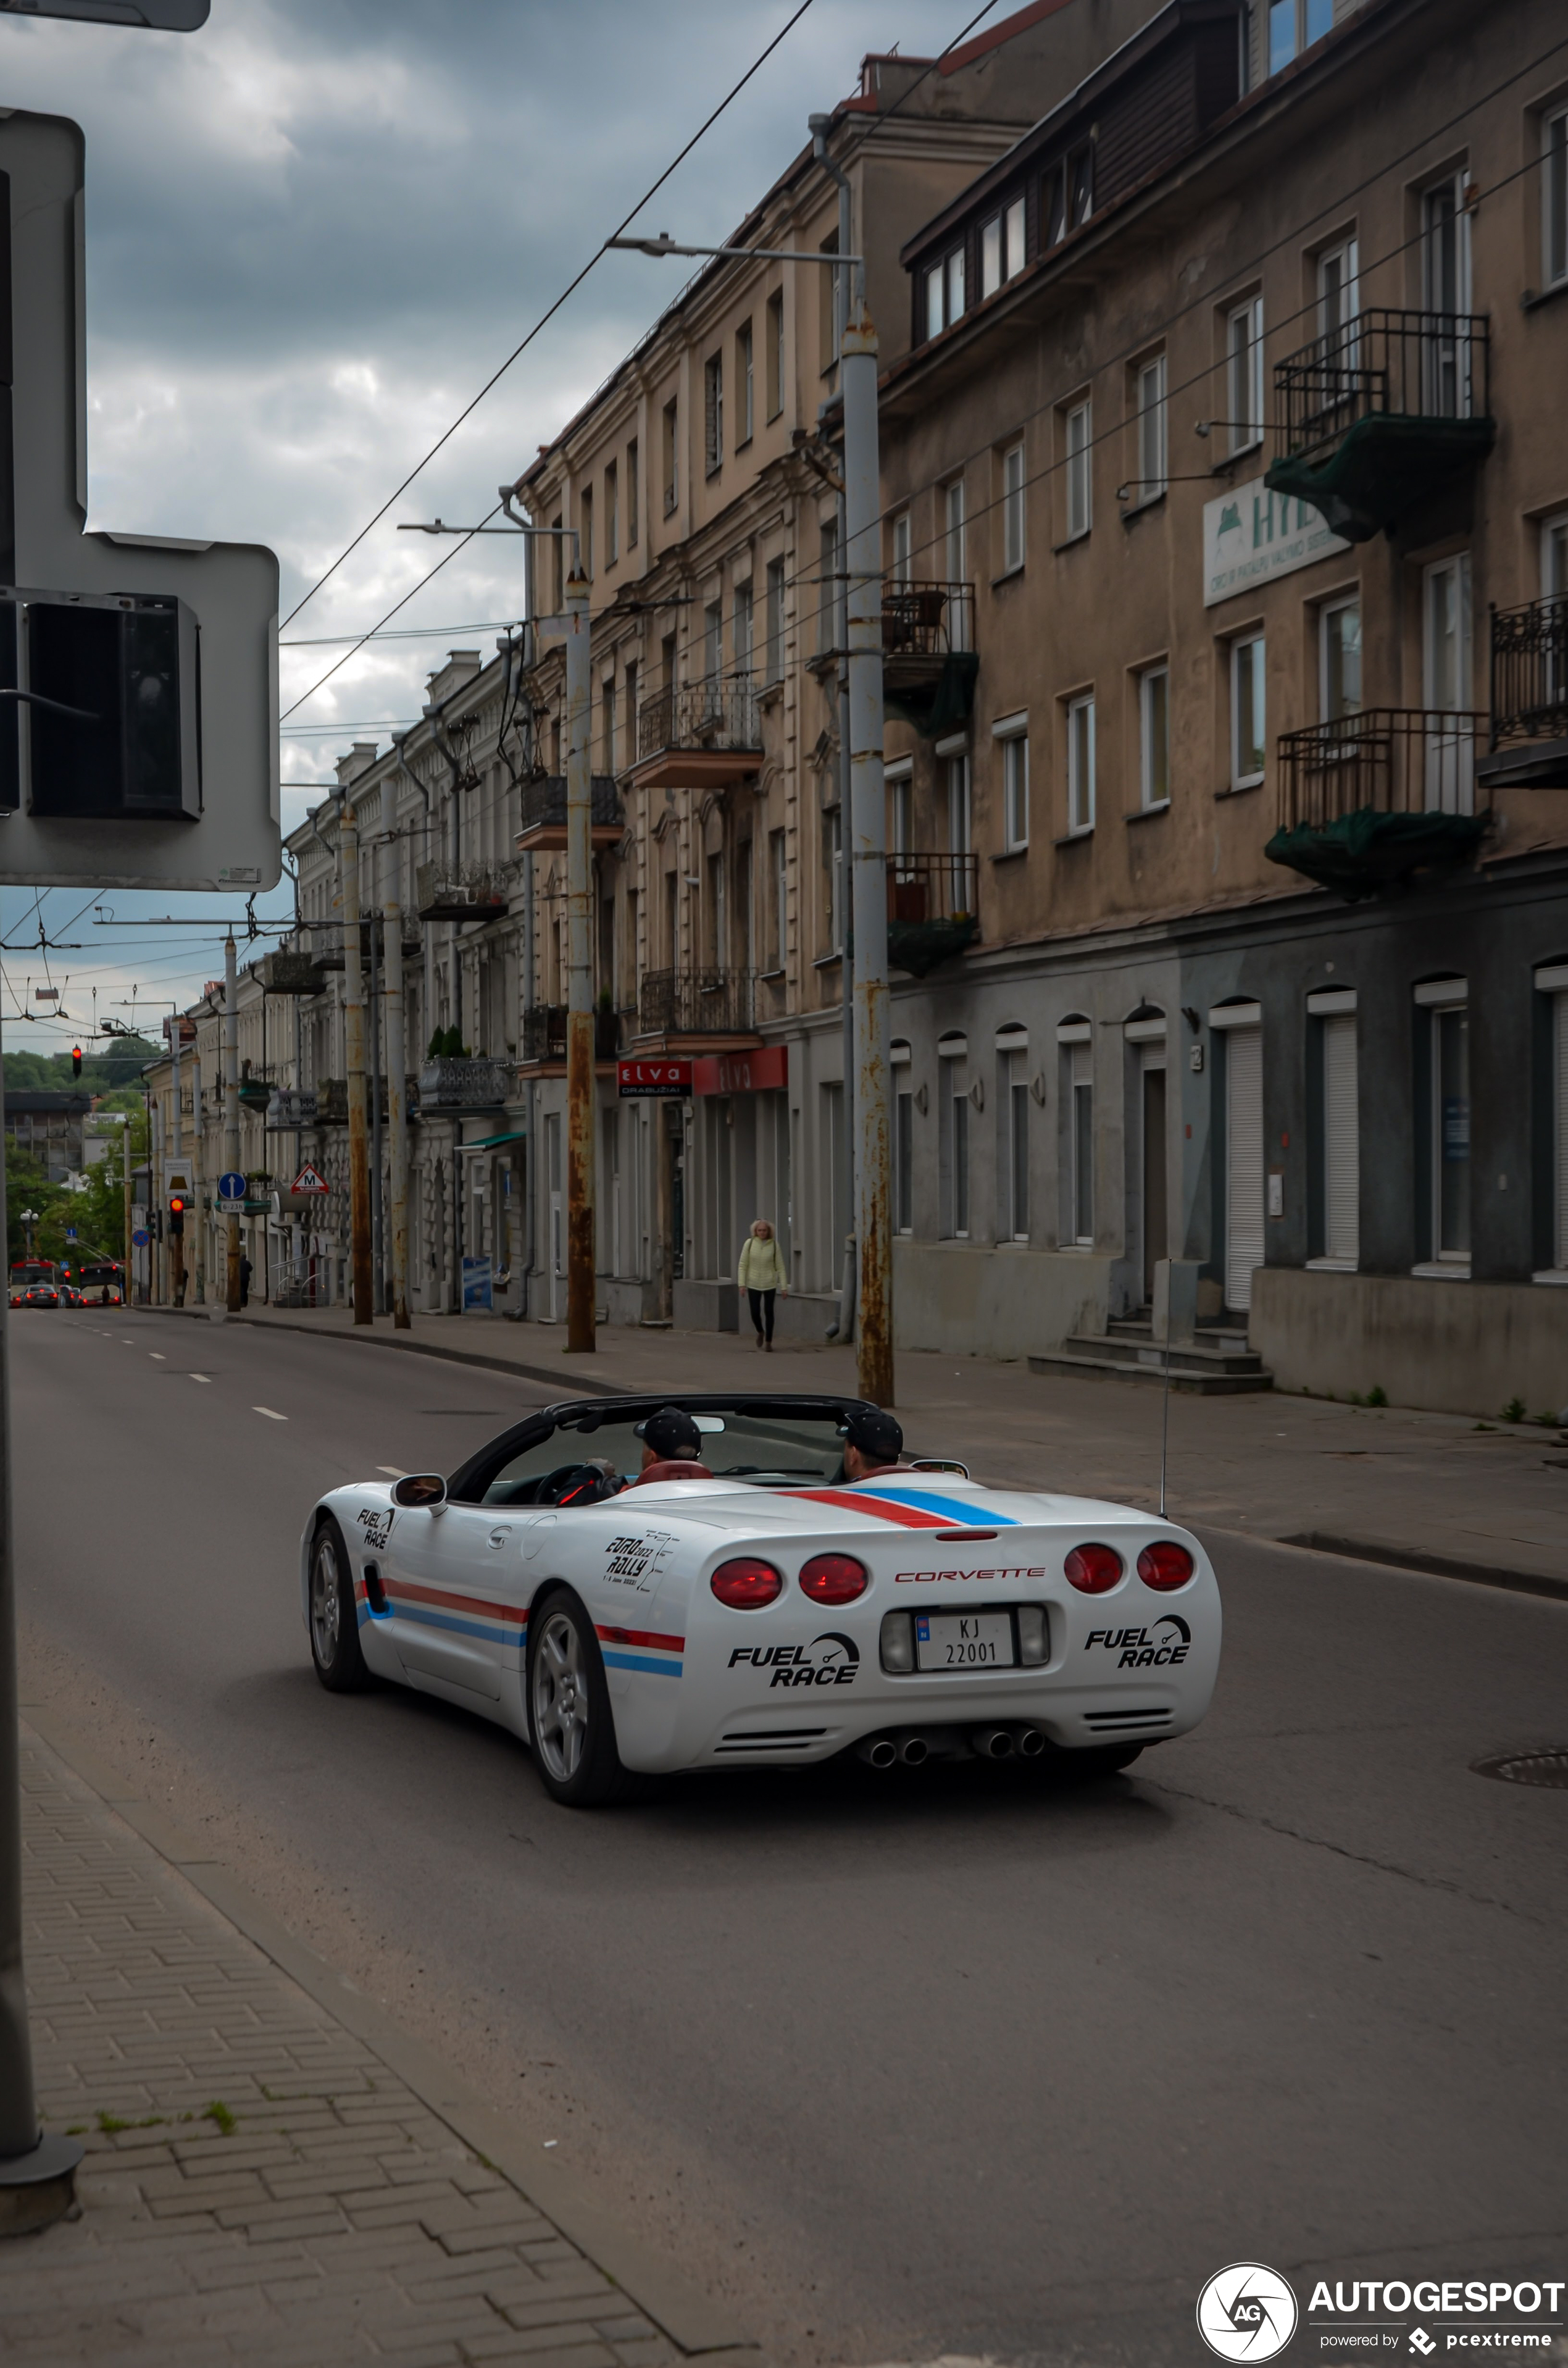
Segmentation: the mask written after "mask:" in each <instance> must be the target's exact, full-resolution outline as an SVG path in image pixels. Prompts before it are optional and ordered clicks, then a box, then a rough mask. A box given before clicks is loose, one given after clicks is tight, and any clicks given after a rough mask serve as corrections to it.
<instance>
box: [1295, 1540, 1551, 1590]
mask: <svg viewBox="0 0 1568 2368" xmlns="http://www.w3.org/2000/svg"><path fill="white" fill-rule="evenodd" d="M1271 1543H1273V1544H1275V1545H1281V1546H1306V1547H1308V1548H1309V1549H1310V1550H1311V1551H1312V1553H1313V1554H1341V1555H1343V1556H1344V1557H1345V1558H1346V1561H1349V1562H1369V1563H1378V1564H1381V1565H1383V1567H1384V1568H1392V1569H1394V1570H1411V1571H1415V1572H1417V1573H1420V1574H1422V1575H1423V1576H1425V1577H1428V1578H1465V1579H1469V1580H1471V1582H1472V1584H1474V1585H1475V1586H1477V1587H1501V1588H1507V1589H1509V1590H1510V1591H1511V1592H1512V1593H1513V1594H1516V1595H1545V1596H1551V1597H1552V1598H1554V1599H1555V1600H1556V1601H1558V1602H1559V1603H1568V1578H1551V1577H1549V1576H1548V1575H1547V1573H1546V1572H1544V1571H1537V1570H1508V1569H1506V1568H1505V1567H1504V1565H1502V1564H1500V1563H1490V1562H1466V1561H1462V1560H1460V1559H1459V1558H1458V1557H1456V1556H1452V1555H1449V1554H1424V1553H1423V1552H1422V1551H1421V1549H1420V1548H1419V1547H1418V1546H1416V1547H1413V1546H1405V1545H1401V1544H1399V1543H1397V1542H1396V1541H1395V1540H1394V1539H1392V1538H1342V1537H1335V1536H1334V1535H1332V1534H1331V1533H1330V1532H1329V1531H1326V1530H1301V1531H1298V1532H1297V1533H1296V1534H1295V1535H1294V1536H1292V1537H1285V1538H1276V1539H1274V1540H1272V1541H1271Z"/></svg>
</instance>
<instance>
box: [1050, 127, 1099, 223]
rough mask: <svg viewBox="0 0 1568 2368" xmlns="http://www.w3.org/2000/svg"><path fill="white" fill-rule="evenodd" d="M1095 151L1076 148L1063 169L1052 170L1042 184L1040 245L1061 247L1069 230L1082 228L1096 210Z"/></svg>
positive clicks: (1052, 167) (1055, 166)
mask: <svg viewBox="0 0 1568 2368" xmlns="http://www.w3.org/2000/svg"><path fill="white" fill-rule="evenodd" d="M1094 196H1095V167H1094V151H1093V149H1092V148H1090V147H1088V146H1085V147H1082V148H1074V151H1073V153H1072V154H1071V155H1070V156H1066V157H1064V158H1063V159H1062V163H1061V164H1060V165H1052V166H1051V170H1050V171H1049V172H1048V173H1047V174H1046V176H1045V179H1044V181H1043V182H1042V184H1041V187H1040V221H1041V222H1042V224H1043V225H1044V235H1043V237H1042V239H1041V241H1040V244H1041V245H1042V246H1057V245H1060V244H1061V242H1062V240H1063V239H1064V238H1065V237H1066V235H1067V233H1068V232H1069V231H1070V230H1077V229H1079V228H1081V226H1082V225H1083V224H1084V223H1085V222H1087V221H1088V219H1089V216H1090V213H1091V212H1092V211H1093V210H1094Z"/></svg>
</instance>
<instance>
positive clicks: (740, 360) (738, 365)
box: [735, 321, 756, 450]
mask: <svg viewBox="0 0 1568 2368" xmlns="http://www.w3.org/2000/svg"><path fill="white" fill-rule="evenodd" d="M735 402H736V416H735V445H736V449H737V450H738V449H739V447H740V446H741V445H743V444H749V443H750V442H751V439H752V434H753V430H754V427H755V426H756V383H755V371H754V369H753V358H752V335H751V323H750V322H749V321H743V322H742V323H741V325H740V327H739V328H738V329H737V330H736V332H735Z"/></svg>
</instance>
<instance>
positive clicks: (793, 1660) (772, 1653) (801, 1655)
mask: <svg viewBox="0 0 1568 2368" xmlns="http://www.w3.org/2000/svg"><path fill="white" fill-rule="evenodd" d="M742 1662H749V1663H750V1665H751V1666H752V1667H753V1668H757V1669H771V1670H772V1672H773V1675H772V1677H771V1678H770V1679H768V1691H769V1692H770V1693H771V1691H773V1688H774V1687H775V1686H852V1685H853V1684H854V1682H855V1679H856V1676H857V1673H858V1670H859V1667H860V1648H859V1646H858V1645H857V1644H856V1642H855V1639H854V1638H853V1637H852V1636H845V1635H842V1634H840V1633H839V1631H838V1630H837V1629H836V1628H829V1629H827V1630H826V1631H825V1632H824V1634H822V1635H821V1636H813V1637H812V1641H811V1643H810V1644H809V1645H736V1646H735V1649H734V1651H733V1653H732V1654H731V1655H730V1667H731V1668H732V1669H733V1668H736V1667H737V1666H738V1665H739V1664H740V1663H742Z"/></svg>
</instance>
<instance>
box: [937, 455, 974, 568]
mask: <svg viewBox="0 0 1568 2368" xmlns="http://www.w3.org/2000/svg"><path fill="white" fill-rule="evenodd" d="M942 525H943V532H944V540H945V541H946V543H947V568H948V581H949V584H962V583H963V582H964V581H965V579H966V577H967V575H968V573H969V537H968V534H967V532H966V530H965V525H964V498H963V479H962V478H961V477H955V478H954V479H953V481H952V484H950V485H946V486H944V487H943V489H942Z"/></svg>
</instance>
